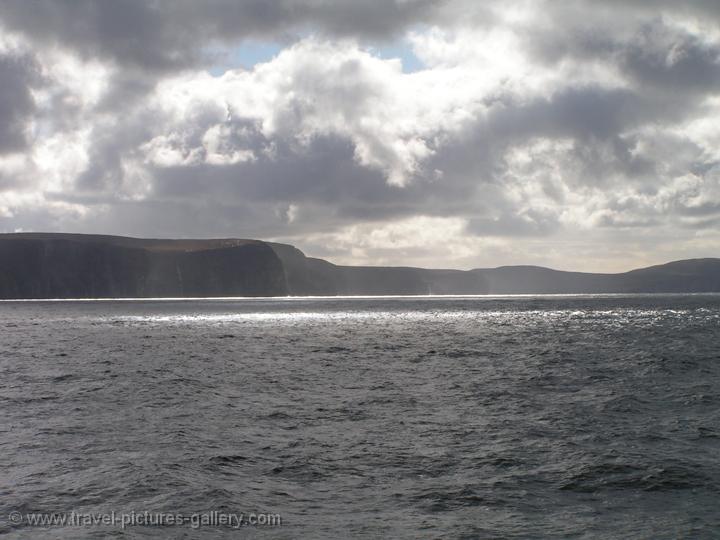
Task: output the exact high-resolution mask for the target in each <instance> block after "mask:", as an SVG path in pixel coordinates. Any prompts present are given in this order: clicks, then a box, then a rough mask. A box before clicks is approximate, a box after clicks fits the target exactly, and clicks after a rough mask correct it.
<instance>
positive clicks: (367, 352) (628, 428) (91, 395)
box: [0, 295, 720, 539]
mask: <svg viewBox="0 0 720 540" xmlns="http://www.w3.org/2000/svg"><path fill="white" fill-rule="evenodd" d="M0 373H1V376H0V463H1V466H0V537H1V538H9V539H10V538H13V539H15V538H18V539H20V538H23V539H24V538H48V539H57V538H62V539H65V538H67V539H77V538H226V537H227V538H263V539H264V538H268V539H276V538H282V539H295V538H319V539H342V538H368V539H380V538H408V539H410V538H413V539H414V538H443V539H445V538H468V539H470V538H492V539H495V538H498V539H502V538H592V539H595V538H608V539H616V538H623V539H641V538H642V539H663V538H668V539H670V538H673V539H674V538H720V296H718V295H579V296H504V297H492V296H476V297H433V296H428V297H365V298H276V299H271V298H260V299H199V300H127V301H117V300H115V301H112V300H107V301H105V300H98V301H27V302H0Z"/></svg>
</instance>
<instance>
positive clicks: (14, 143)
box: [0, 54, 40, 154]
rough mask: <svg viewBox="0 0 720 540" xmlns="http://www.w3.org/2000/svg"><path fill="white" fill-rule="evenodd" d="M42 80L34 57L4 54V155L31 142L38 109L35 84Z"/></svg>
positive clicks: (0, 91) (0, 125)
mask: <svg viewBox="0 0 720 540" xmlns="http://www.w3.org/2000/svg"><path fill="white" fill-rule="evenodd" d="M39 80H40V76H39V74H38V71H37V66H36V65H35V63H34V61H33V59H32V58H31V57H30V56H27V55H15V54H0V84H1V85H2V86H1V88H0V154H2V153H7V152H18V151H20V150H23V149H25V148H26V146H27V145H28V142H29V141H28V137H29V133H28V120H29V117H30V116H31V115H32V114H33V112H34V111H35V102H34V100H33V97H32V94H31V87H32V86H35V85H37V84H38V83H39Z"/></svg>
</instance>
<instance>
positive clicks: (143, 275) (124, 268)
mask: <svg viewBox="0 0 720 540" xmlns="http://www.w3.org/2000/svg"><path fill="white" fill-rule="evenodd" d="M288 292H289V291H288V289H287V282H286V279H285V272H284V269H283V266H282V263H281V262H280V260H279V259H278V257H277V255H275V252H274V251H273V250H272V249H271V248H270V247H269V246H268V245H267V244H265V243H263V242H257V241H247V240H207V241H181V240H180V241H158V240H139V239H128V238H119V237H103V236H92V235H62V234H57V235H55V234H26V235H23V234H17V235H2V236H0V298H6V299H7V298H142V297H216V296H276V295H286V294H288Z"/></svg>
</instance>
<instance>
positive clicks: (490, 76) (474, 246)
mask: <svg viewBox="0 0 720 540" xmlns="http://www.w3.org/2000/svg"><path fill="white" fill-rule="evenodd" d="M716 16H717V10H716V9H715V8H714V7H713V4H711V3H709V2H702V1H700V2H690V3H684V4H683V5H682V6H680V5H679V4H677V5H676V4H675V3H670V2H666V3H660V4H656V5H655V7H654V8H653V9H650V8H649V7H647V5H646V4H645V3H640V2H635V3H633V2H631V3H629V4H620V3H613V4H612V6H611V7H608V5H607V3H604V4H598V3H589V2H572V3H568V2H522V1H518V2H511V3H509V4H508V3H500V2H488V3H483V5H482V6H481V7H478V3H476V2H468V1H465V0H448V1H445V2H435V1H430V0H428V1H425V0H416V1H413V0H405V1H401V0H397V1H395V2H380V1H379V0H378V1H377V2H375V1H372V2H350V1H349V0H348V1H347V2H345V1H340V2H330V1H329V0H328V1H325V0H313V1H309V0H308V1H300V0H283V1H279V2H273V3H268V2H255V1H245V2H223V1H213V2H209V3H203V4H202V5H200V4H197V3H195V2H186V1H184V0H181V1H178V2H164V1H158V2H135V1H125V2H90V1H73V2H70V1H64V0H58V1H53V2H49V1H48V2H44V1H38V2H34V3H32V4H29V3H27V2H16V1H14V0H10V1H8V2H6V3H5V4H4V6H3V11H2V14H0V25H1V26H2V27H3V28H4V29H5V30H6V33H5V37H4V38H3V39H4V43H5V44H4V45H3V46H2V47H0V81H2V82H1V83H0V84H2V90H3V92H2V93H1V94H0V118H1V119H2V120H3V121H2V123H0V229H3V230H14V229H16V228H23V229H25V230H39V229H51V230H75V231H84V232H105V233H116V234H134V235H138V236H245V237H259V238H273V239H278V240H285V241H290V242H294V243H296V244H298V245H299V246H300V247H301V248H305V249H307V250H309V251H310V252H311V253H312V254H316V255H323V254H331V256H332V257H334V258H335V259H336V260H338V261H342V262H353V261H354V262H362V263H373V262H374V263H383V264H390V263H396V264H403V263H404V264H423V265H426V266H438V265H439V264H440V263H439V262H438V261H442V265H443V266H462V267H472V266H492V265H493V264H504V263H512V262H515V263H517V262H524V263H538V264H540V263H542V264H549V265H551V266H555V267H573V268H578V267H579V266H578V265H577V264H569V263H567V261H572V260H573V259H575V258H576V257H582V260H583V261H584V263H583V265H584V267H585V268H593V267H596V268H605V269H622V268H625V267H626V266H627V265H629V261H630V260H632V261H633V264H634V265H638V266H640V265H642V264H644V263H646V262H661V261H662V260H663V259H665V258H678V257H680V256H687V255H693V254H696V255H706V254H707V251H708V250H712V249H714V248H713V246H715V247H716V246H717V244H716V243H715V242H717V241H718V235H717V233H715V232H714V231H715V229H716V227H717V222H718V219H720V192H719V190H718V185H719V183H720V177H719V176H718V170H719V167H720V150H718V148H720V128H718V127H717V126H718V125H720V123H718V119H719V118H720V98H719V97H718V95H717V94H718V90H717V89H718V88H720V86H718V82H720V81H719V80H718V77H719V75H720V66H719V61H720V60H719V59H720V32H719V31H718V21H717V19H716V18H715V17H716ZM246 39H261V40H265V41H274V42H277V43H279V44H280V48H281V50H280V52H279V53H278V54H277V55H275V56H274V57H273V58H269V59H268V60H267V61H265V62H262V63H259V64H257V65H255V66H253V67H252V68H251V69H239V68H235V67H233V66H231V65H228V66H226V68H225V69H222V70H219V71H213V70H211V67H212V66H214V65H216V64H217V62H218V61H219V60H218V58H222V57H223V55H230V54H231V53H232V48H233V47H235V46H237V45H238V44H240V43H241V42H242V41H243V40H246ZM386 42H392V43H403V44H404V45H403V46H404V47H408V48H410V49H411V50H410V49H408V54H410V53H411V54H413V55H414V56H415V57H417V58H418V59H419V60H420V62H421V64H422V69H419V70H417V71H414V72H412V73H407V72H404V71H403V69H402V65H401V62H400V60H399V59H393V58H381V57H379V56H378V55H377V53H375V52H374V51H376V50H377V47H381V46H382V44H383V43H386ZM385 56H387V55H385ZM220 61H221V60H220ZM211 71H213V73H218V72H222V73H223V74H222V75H221V76H213V75H212V74H211ZM669 244H672V246H670V245H669ZM593 246H594V247H593ZM603 253H604V254H605V255H604V256H603V255H601V254H603ZM603 257H605V258H604V259H603ZM603 261H604V262H603Z"/></svg>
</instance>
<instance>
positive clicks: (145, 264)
mask: <svg viewBox="0 0 720 540" xmlns="http://www.w3.org/2000/svg"><path fill="white" fill-rule="evenodd" d="M642 292H666V293H667V292H669V293H684V292H720V259H692V260H686V261H676V262H672V263H668V264H664V265H659V266H653V267H650V268H643V269H639V270H633V271H630V272H624V273H619V274H591V273H582V272H562V271H558V270H551V269H549V268H541V267H537V266H505V267H499V268H485V269H482V268H479V269H475V270H468V271H461V270H428V269H423V268H411V267H370V266H340V265H335V264H332V263H330V262H328V261H324V260H322V259H315V258H312V257H306V256H305V255H304V254H303V253H302V252H301V251H300V250H298V249H297V248H295V247H293V246H290V245H287V244H277V243H271V242H261V241H257V240H242V239H234V238H228V239H211V240H150V239H138V238H125V237H118V236H100V235H79V234H52V233H18V234H0V298H3V299H33V298H35V299H37V298H147V297H219V296H286V295H295V296H313V295H317V296H326V295H427V294H541V293H555V294H572V293H642Z"/></svg>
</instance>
